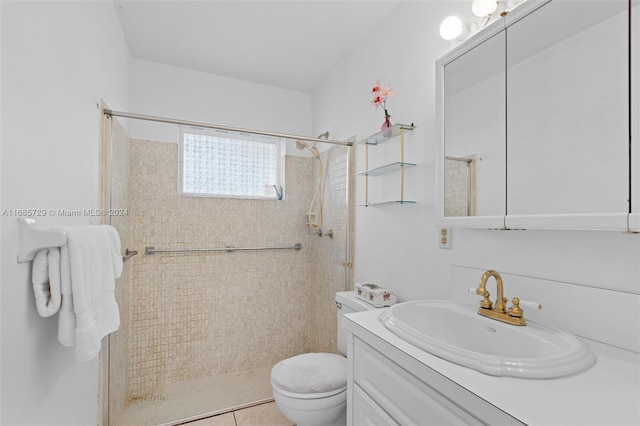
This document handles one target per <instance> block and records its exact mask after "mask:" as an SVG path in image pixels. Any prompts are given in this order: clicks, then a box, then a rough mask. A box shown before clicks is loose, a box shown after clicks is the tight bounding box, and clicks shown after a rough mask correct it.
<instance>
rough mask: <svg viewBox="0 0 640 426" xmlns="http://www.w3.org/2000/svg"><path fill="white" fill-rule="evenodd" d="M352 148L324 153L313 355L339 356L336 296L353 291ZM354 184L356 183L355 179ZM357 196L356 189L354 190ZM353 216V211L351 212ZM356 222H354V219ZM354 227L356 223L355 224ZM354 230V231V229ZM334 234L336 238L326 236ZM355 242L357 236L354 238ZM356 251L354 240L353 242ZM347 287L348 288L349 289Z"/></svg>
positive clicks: (314, 248)
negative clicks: (349, 264) (349, 257)
mask: <svg viewBox="0 0 640 426" xmlns="http://www.w3.org/2000/svg"><path fill="white" fill-rule="evenodd" d="M348 150H349V148H347V147H344V146H334V147H333V148H331V149H328V150H326V151H324V152H323V153H322V156H321V158H322V162H323V165H324V178H323V189H324V198H323V200H324V201H323V225H322V228H323V234H324V236H323V237H317V236H316V237H315V239H316V241H315V242H314V243H313V244H311V247H310V252H311V253H310V254H311V258H310V260H309V263H310V268H311V276H312V277H313V283H312V285H313V287H314V290H313V292H312V293H313V294H312V303H311V311H310V314H311V315H310V316H311V327H312V332H311V333H310V335H311V336H312V341H311V342H310V343H311V348H310V350H311V351H313V352H336V351H337V347H336V327H337V324H336V315H335V313H336V311H335V309H336V305H335V293H336V292H339V291H345V290H352V289H353V284H351V283H353V269H351V268H350V269H348V277H349V278H348V280H349V281H348V282H349V284H347V285H345V266H344V265H343V264H344V262H345V257H346V250H347V231H348V229H347V228H348V227H347V214H348V211H347V208H346V190H347V172H348V170H353V168H351V169H349V168H348V164H347V161H348V160H349V156H348ZM313 167H314V168H315V176H314V182H317V177H318V175H317V166H316V165H315V164H314V166H313ZM352 182H353V179H352ZM351 194H353V188H351ZM351 212H353V209H351ZM352 220H353V218H352ZM351 223H353V222H351ZM352 229H353V228H352ZM329 230H332V231H333V238H329V237H328V236H326V234H327V232H328V231H329ZM350 238H353V234H351V235H350ZM351 244H352V247H353V239H352V240H351ZM345 287H347V288H345Z"/></svg>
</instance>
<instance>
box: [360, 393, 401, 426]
mask: <svg viewBox="0 0 640 426" xmlns="http://www.w3.org/2000/svg"><path fill="white" fill-rule="evenodd" d="M353 424H354V425H357V426H369V425H372V426H382V425H393V426H399V425H398V423H396V422H395V421H393V419H392V418H391V417H389V415H388V414H387V413H385V412H384V410H383V409H382V408H380V406H378V404H376V403H375V401H374V400H373V399H371V398H370V397H369V395H367V394H366V393H365V392H364V391H363V390H362V389H360V387H359V386H358V385H355V386H354V387H353Z"/></svg>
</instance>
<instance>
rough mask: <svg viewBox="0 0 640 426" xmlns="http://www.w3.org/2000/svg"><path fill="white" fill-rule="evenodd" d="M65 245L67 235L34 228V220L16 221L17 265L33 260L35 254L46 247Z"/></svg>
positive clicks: (61, 232) (23, 219)
mask: <svg viewBox="0 0 640 426" xmlns="http://www.w3.org/2000/svg"><path fill="white" fill-rule="evenodd" d="M65 244H67V233H66V232H64V231H53V230H50V229H40V228H37V227H36V221H35V219H30V218H24V217H21V218H19V219H18V263H24V262H29V261H31V260H33V258H34V257H35V255H36V252H37V251H38V250H40V249H43V248H47V247H61V246H63V245H65Z"/></svg>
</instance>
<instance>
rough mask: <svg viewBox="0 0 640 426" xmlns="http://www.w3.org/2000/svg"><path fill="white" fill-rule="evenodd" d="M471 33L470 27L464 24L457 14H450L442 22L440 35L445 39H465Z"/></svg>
mask: <svg viewBox="0 0 640 426" xmlns="http://www.w3.org/2000/svg"><path fill="white" fill-rule="evenodd" d="M468 34H469V27H467V26H466V25H462V21H461V20H460V18H458V17H457V16H449V17H448V18H446V19H445V20H444V21H442V24H440V37H442V38H443V39H445V40H453V39H456V40H460V41H462V40H464V39H465V38H466V37H467V35H468Z"/></svg>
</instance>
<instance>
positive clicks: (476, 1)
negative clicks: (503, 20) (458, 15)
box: [471, 0, 500, 18]
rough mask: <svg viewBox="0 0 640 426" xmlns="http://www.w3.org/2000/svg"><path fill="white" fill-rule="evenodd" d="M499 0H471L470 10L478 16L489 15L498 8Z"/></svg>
mask: <svg viewBox="0 0 640 426" xmlns="http://www.w3.org/2000/svg"><path fill="white" fill-rule="evenodd" d="M499 4H500V1H499V0H473V3H472V4H471V10H472V11H473V14H474V15H476V16H477V17H478V18H484V17H485V16H488V15H491V14H492V13H494V12H495V11H496V10H497V9H498V5H499Z"/></svg>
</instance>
